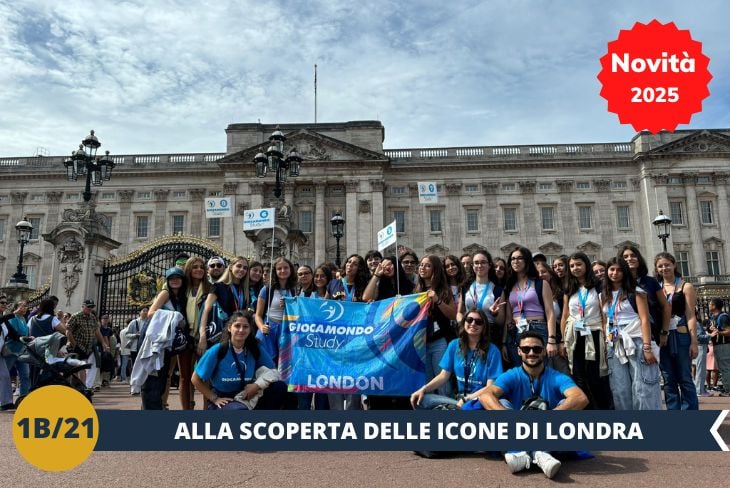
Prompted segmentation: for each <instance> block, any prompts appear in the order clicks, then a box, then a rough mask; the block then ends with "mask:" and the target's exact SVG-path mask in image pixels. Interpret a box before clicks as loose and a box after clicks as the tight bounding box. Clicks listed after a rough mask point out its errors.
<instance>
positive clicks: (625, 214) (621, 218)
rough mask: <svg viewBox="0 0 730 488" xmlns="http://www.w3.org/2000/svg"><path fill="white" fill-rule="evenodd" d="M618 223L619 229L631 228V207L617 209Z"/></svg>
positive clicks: (622, 206)
mask: <svg viewBox="0 0 730 488" xmlns="http://www.w3.org/2000/svg"><path fill="white" fill-rule="evenodd" d="M616 222H617V224H618V228H619V229H629V228H631V207H629V206H628V205H619V206H618V207H616Z"/></svg>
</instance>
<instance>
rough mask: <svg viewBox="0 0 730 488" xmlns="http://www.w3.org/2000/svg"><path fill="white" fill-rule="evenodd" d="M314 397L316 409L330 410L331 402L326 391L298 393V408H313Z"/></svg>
mask: <svg viewBox="0 0 730 488" xmlns="http://www.w3.org/2000/svg"><path fill="white" fill-rule="evenodd" d="M312 397H314V409H315V410H329V409H330V402H329V399H328V398H327V394H326V393H312V392H311V391H310V392H307V393H297V410H311V409H312Z"/></svg>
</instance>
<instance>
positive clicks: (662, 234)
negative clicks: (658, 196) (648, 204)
mask: <svg viewBox="0 0 730 488" xmlns="http://www.w3.org/2000/svg"><path fill="white" fill-rule="evenodd" d="M652 224H653V225H654V226H655V227H656V229H657V237H659V239H661V240H662V246H663V247H664V252H667V239H668V238H669V234H670V232H671V228H672V219H671V218H669V216H667V215H664V212H662V211H661V210H659V215H657V216H656V218H655V219H654V220H653V221H652Z"/></svg>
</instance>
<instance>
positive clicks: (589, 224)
mask: <svg viewBox="0 0 730 488" xmlns="http://www.w3.org/2000/svg"><path fill="white" fill-rule="evenodd" d="M592 214H593V209H592V208H591V206H590V205H581V206H579V207H578V228H579V229H581V230H588V229H591V228H593V216H592Z"/></svg>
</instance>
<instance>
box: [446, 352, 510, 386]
mask: <svg viewBox="0 0 730 488" xmlns="http://www.w3.org/2000/svg"><path fill="white" fill-rule="evenodd" d="M472 363H473V366H470V369H471V372H470V373H469V389H468V391H467V388H466V379H465V377H466V375H465V372H464V370H465V369H466V368H465V366H467V365H471V364H472ZM439 368H441V369H443V370H444V371H448V372H449V373H451V374H453V375H456V384H457V386H458V389H459V393H474V392H475V391H477V390H480V389H482V388H484V387H485V386H487V380H494V379H496V378H497V377H498V376H499V375H501V374H502V356H501V355H500V353H499V349H497V348H496V347H495V345H494V344H489V350H488V351H487V357H486V359H481V360H480V359H479V358H477V357H475V354H474V352H473V351H470V352H469V354H468V355H467V357H466V358H464V354H463V353H462V352H461V349H459V339H454V340H453V341H451V342H449V345H448V347H447V348H446V352H445V353H444V355H443V357H442V358H441V362H440V363H439Z"/></svg>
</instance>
